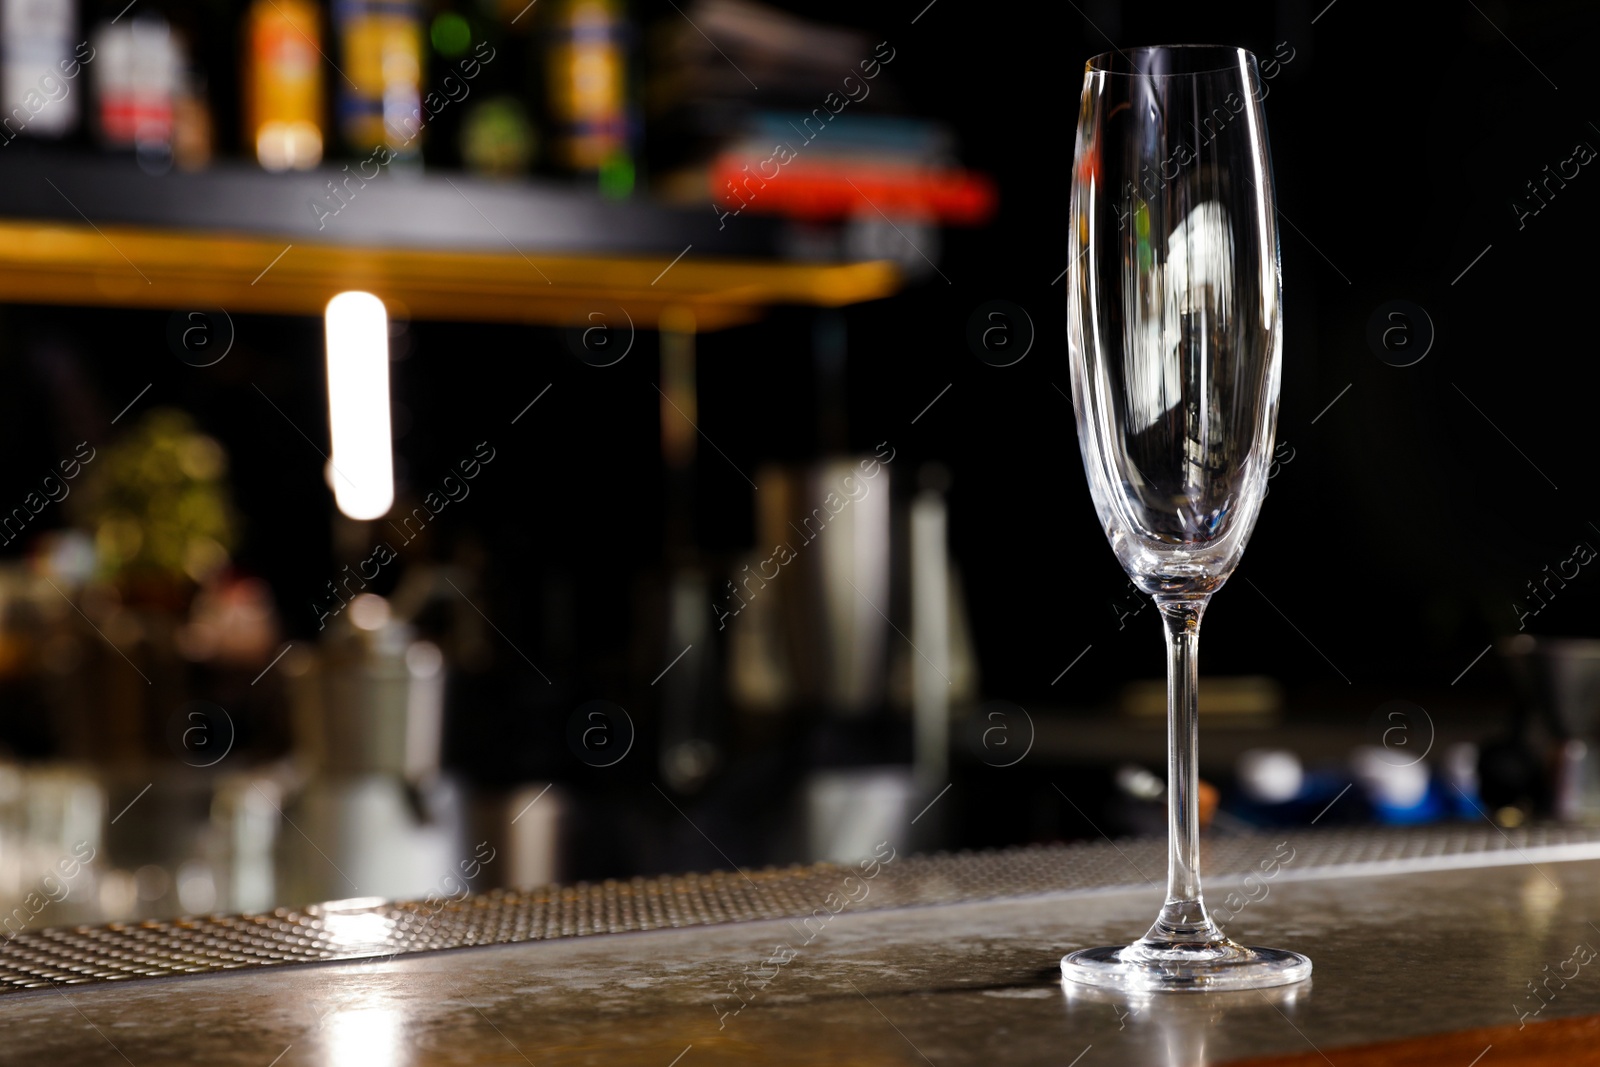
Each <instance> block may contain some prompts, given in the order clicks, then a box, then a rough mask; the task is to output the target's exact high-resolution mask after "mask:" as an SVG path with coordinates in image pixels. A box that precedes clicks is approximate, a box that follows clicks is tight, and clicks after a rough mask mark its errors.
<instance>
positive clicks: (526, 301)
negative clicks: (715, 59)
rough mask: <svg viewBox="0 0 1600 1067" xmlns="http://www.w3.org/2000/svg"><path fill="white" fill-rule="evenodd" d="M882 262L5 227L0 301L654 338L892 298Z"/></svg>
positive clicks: (890, 273)
mask: <svg viewBox="0 0 1600 1067" xmlns="http://www.w3.org/2000/svg"><path fill="white" fill-rule="evenodd" d="M898 287H899V272H898V271H897V269H896V268H895V267H894V265H893V264H890V263H885V262H868V263H850V264H837V265H824V264H803V263H774V262H760V261H742V260H726V259H715V260H713V259H699V258H695V257H694V254H693V252H692V251H691V252H690V253H688V254H686V255H685V256H684V257H683V258H682V259H680V260H678V261H677V262H676V263H673V262H672V260H671V257H667V256H662V257H657V258H641V257H637V256H595V255H589V256H579V255H569V256H558V255H528V256H524V255H521V254H518V253H516V252H510V253H504V254H501V253H493V252H452V251H441V250H433V249H402V248H351V247H346V246H340V245H328V244H316V243H306V242H288V241H279V240H277V239H268V238H262V237H259V236H248V237H247V236H230V235H223V234H216V235H199V234H193V233H182V232H175V231H166V232H163V231H158V230H144V229H135V228H131V227H120V226H104V227H91V226H82V225H80V226H66V225H60V224H41V223H15V222H0V299H3V300H5V301H8V302H11V303H41V304H66V305H75V306H102V307H142V308H171V309H175V310H182V309H195V310H201V309H205V308H212V307H220V308H224V309H226V310H228V311H240V312H258V313H269V314H282V315H321V314H322V309H323V307H324V306H325V305H326V304H327V302H328V300H329V299H331V298H332V297H333V296H334V295H335V294H336V293H339V292H342V291H344V290H346V289H364V290H367V291H368V292H372V293H375V294H377V295H378V296H379V297H381V298H383V300H384V301H385V302H386V303H388V304H390V305H391V306H392V307H395V308H396V310H400V311H403V312H404V313H405V314H406V315H408V316H409V317H411V318H416V319H443V320H450V321H457V322H509V323H529V324H542V325H575V324H579V323H584V322H586V321H588V320H587V318H586V317H587V315H588V314H589V313H590V312H591V311H600V312H603V313H606V314H607V315H608V316H611V317H613V318H614V316H615V314H616V310H615V309H617V308H621V310H622V311H623V312H624V313H625V314H626V315H627V317H628V318H629V319H631V320H632V322H633V323H634V325H636V326H638V327H641V328H647V329H650V328H654V327H655V326H656V325H657V324H658V323H659V321H660V317H661V315H662V313H663V312H664V311H665V310H666V309H668V308H673V307H677V308H685V309H687V310H689V311H690V312H691V313H692V314H693V315H694V321H695V324H696V328H697V329H699V330H701V331H710V330H718V329H723V328H725V327H728V326H735V325H738V324H740V323H744V322H749V321H752V320H753V319H755V318H758V317H759V316H760V314H761V312H762V310H763V309H765V308H767V307H770V306H772V305H774V304H801V305H816V306H822V307H838V306H842V305H845V304H851V303H856V302H859V301H863V300H875V299H878V298H880V297H884V296H888V295H890V294H892V293H893V292H894V291H895V290H896V289H897V288H898Z"/></svg>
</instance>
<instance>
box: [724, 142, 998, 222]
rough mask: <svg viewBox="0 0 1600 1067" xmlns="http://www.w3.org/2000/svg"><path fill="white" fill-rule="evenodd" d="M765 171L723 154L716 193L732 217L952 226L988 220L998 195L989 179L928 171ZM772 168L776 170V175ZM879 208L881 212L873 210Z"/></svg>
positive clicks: (817, 164) (799, 166) (839, 167)
mask: <svg viewBox="0 0 1600 1067" xmlns="http://www.w3.org/2000/svg"><path fill="white" fill-rule="evenodd" d="M764 162H765V164H766V165H765V166H763V165H762V164H757V163H751V162H750V161H749V160H748V159H745V158H743V157H738V158H736V157H733V156H723V157H721V158H719V159H717V160H716V161H715V162H713V163H712V165H711V191H712V192H711V195H712V199H713V201H714V202H716V203H717V204H719V205H720V206H721V208H722V209H723V210H726V211H730V212H735V213H737V212H741V211H750V212H753V213H757V214H766V215H789V216H792V217H794V218H802V219H811V220H818V221H821V220H829V219H840V218H848V217H849V216H852V215H859V214H861V213H862V212H868V213H874V214H875V213H876V211H881V212H883V213H884V214H885V215H888V216H890V217H894V216H907V217H913V218H921V219H931V220H935V221H938V222H944V223H950V224H954V225H963V226H973V225H978V224H980V223H984V222H987V221H988V220H989V219H990V218H991V217H992V216H993V215H994V211H995V205H996V203H997V200H998V197H997V195H996V192H995V187H994V182H993V181H991V180H990V179H989V177H988V176H987V175H984V174H978V173H976V172H974V171H970V170H963V169H960V168H957V167H943V168H936V169H935V168H927V167H911V166H894V165H883V164H865V165H863V164H861V163H839V162H824V161H816V160H809V161H808V160H804V159H796V160H792V161H790V162H789V163H787V164H785V165H782V166H777V165H776V164H774V162H773V161H772V160H766V161H764ZM774 167H776V172H775V173H774ZM874 209H876V210H874Z"/></svg>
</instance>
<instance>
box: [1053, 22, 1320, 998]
mask: <svg viewBox="0 0 1600 1067" xmlns="http://www.w3.org/2000/svg"><path fill="white" fill-rule="evenodd" d="M1264 96H1265V91H1264V89H1263V87H1262V81H1261V78H1260V74H1259V72H1258V70H1257V67H1256V59H1255V56H1253V55H1252V54H1250V53H1249V52H1247V51H1245V50H1244V49H1241V48H1228V47H1216V46H1210V45H1182V46H1172V47H1154V48H1134V49H1129V50H1128V51H1126V52H1124V51H1120V50H1119V51H1112V52H1108V53H1106V54H1105V55H1101V56H1096V57H1095V58H1094V59H1091V60H1089V62H1088V64H1087V66H1086V68H1085V72H1084V79H1083V99H1082V106H1081V108H1080V110H1079V112H1078V139H1077V153H1076V158H1075V160H1074V163H1073V182H1072V207H1071V219H1072V244H1073V247H1072V249H1071V255H1072V264H1071V266H1070V267H1069V268H1068V272H1067V307H1068V312H1067V323H1068V342H1069V345H1070V348H1071V355H1072V399H1073V406H1074V408H1075V409H1076V412H1077V422H1078V444H1079V447H1080V449H1081V450H1082V452H1083V465H1084V468H1085V470H1086V472H1087V474H1088V481H1089V491H1090V494H1091V495H1092V497H1093V498H1094V506H1095V510H1096V512H1098V514H1099V516H1100V522H1101V524H1102V525H1103V526H1104V527H1105V531H1106V536H1107V537H1108V538H1109V539H1110V541H1111V548H1112V550H1113V551H1114V552H1115V553H1116V556H1117V559H1118V561H1119V562H1121V564H1122V566H1123V568H1124V569H1125V570H1126V571H1127V572H1128V576H1129V577H1130V578H1132V579H1133V581H1134V582H1135V583H1136V584H1137V585H1138V586H1139V588H1140V589H1142V590H1144V591H1145V592H1146V593H1149V594H1150V595H1152V596H1153V597H1154V598H1155V602H1156V605H1157V606H1158V607H1159V608H1160V613H1161V619H1162V622H1163V624H1164V625H1165V629H1166V644H1167V702H1168V703H1167V717H1168V719H1167V808H1168V810H1167V829H1168V837H1169V840H1168V850H1167V853H1168V874H1167V900H1166V904H1165V905H1163V906H1162V908H1161V913H1160V915H1159V916H1158V917H1157V918H1156V921H1155V925H1153V926H1151V927H1150V930H1149V932H1148V933H1146V934H1145V935H1144V937H1142V938H1140V939H1139V940H1137V941H1135V942H1133V944H1131V945H1126V946H1121V947H1113V948H1095V949H1085V950H1083V951H1080V952H1074V953H1072V954H1070V955H1068V956H1066V957H1065V958H1064V959H1062V961H1061V973H1062V976H1063V977H1064V978H1066V979H1068V980H1070V981H1073V982H1081V983H1085V984H1088V985H1094V986H1105V987H1112V988H1120V989H1128V990H1140V991H1150V990H1213V989H1240V988H1254V987H1260V986H1272V985H1282V984H1286V983H1289V982H1296V981H1299V980H1301V979H1303V978H1305V977H1307V976H1308V975H1309V974H1310V973H1311V961H1310V960H1308V959H1307V958H1306V957H1304V956H1301V955H1298V954H1297V953H1293V952H1285V951H1282V950H1279V949H1268V948H1247V947H1245V946H1243V945H1240V944H1236V943H1235V942H1233V941H1232V940H1230V939H1229V938H1228V937H1226V936H1225V935H1224V934H1223V933H1222V931H1221V930H1220V929H1218V927H1217V925H1216V924H1215V922H1213V921H1212V919H1211V917H1210V916H1209V915H1208V914H1207V913H1206V908H1205V903H1204V901H1203V900H1202V898H1201V894H1200V872H1199V850H1200V827H1199V814H1198V812H1197V810H1196V808H1195V800H1196V797H1195V792H1196V786H1197V784H1198V779H1197V776H1196V757H1197V749H1198V745H1197V741H1198V722H1197V705H1196V695H1197V694H1196V656H1197V647H1198V640H1199V635H1200V617H1201V615H1202V614H1203V613H1204V612H1205V607H1206V603H1207V602H1208V601H1209V599H1210V598H1211V595H1212V594H1213V593H1215V592H1216V591H1217V590H1218V589H1219V588H1221V586H1222V584H1223V582H1225V581H1226V580H1227V578H1228V575H1229V574H1230V573H1232V571H1233V569H1234V567H1235V566H1236V565H1237V564H1238V562H1239V557H1240V555H1241V554H1242V553H1243V552H1244V546H1245V542H1246V541H1248V540H1249V539H1250V531H1251V529H1252V528H1253V527H1254V526H1255V523H1256V515H1257V514H1258V513H1259V511H1260V508H1261V501H1262V498H1263V497H1264V496H1265V493H1266V486H1267V468H1268V465H1269V463H1270V460H1271V455H1272V438H1273V432H1274V429H1275V427H1276V424H1277V415H1278V378H1279V364H1280V349H1281V346H1282V309H1281V297H1282V280H1281V277H1280V268H1279V264H1278V229H1277V214H1276V209H1275V208H1274V206H1273V188H1272V162H1271V158H1270V156H1269V154H1268V149H1267V128H1266V121H1265V117H1264V115H1263V111H1262V107H1261V99H1262V98H1263V97H1264Z"/></svg>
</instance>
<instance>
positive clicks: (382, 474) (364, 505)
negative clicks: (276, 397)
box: [326, 293, 394, 519]
mask: <svg viewBox="0 0 1600 1067" xmlns="http://www.w3.org/2000/svg"><path fill="white" fill-rule="evenodd" d="M326 325H327V343H328V426H329V432H330V435H331V436H332V438H333V455H332V456H331V457H330V459H331V461H332V465H333V496H334V500H335V501H336V502H337V503H338V505H339V510H340V511H342V512H344V513H345V514H346V515H348V516H350V517H351V518H352V519H378V518H382V517H383V515H384V513H385V512H387V511H388V510H389V507H390V505H392V504H393V503H394V457H393V455H392V453H391V449H392V445H391V443H390V437H389V316H388V313H387V312H386V311H385V310H384V307H383V301H382V300H379V299H378V298H377V297H375V296H373V295H372V294H371V293H340V294H339V295H338V296H336V297H334V298H333V299H332V300H330V301H328V310H327V315H326Z"/></svg>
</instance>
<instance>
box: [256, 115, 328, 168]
mask: <svg viewBox="0 0 1600 1067" xmlns="http://www.w3.org/2000/svg"><path fill="white" fill-rule="evenodd" d="M256 159H257V160H259V161H260V162H261V165H262V166H263V167H265V168H266V169H267V170H270V171H285V170H311V169H312V168H313V167H315V166H316V165H317V164H318V163H320V162H322V131H321V130H319V129H317V127H316V124H315V123H311V122H306V121H304V120H301V121H297V122H263V123H262V124H261V128H260V129H259V130H257V131H256Z"/></svg>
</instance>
